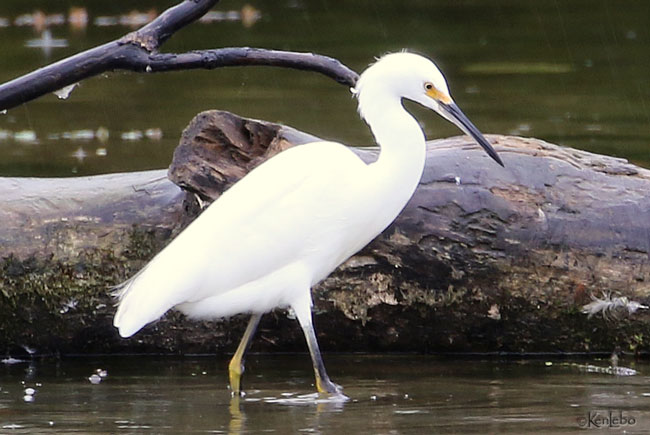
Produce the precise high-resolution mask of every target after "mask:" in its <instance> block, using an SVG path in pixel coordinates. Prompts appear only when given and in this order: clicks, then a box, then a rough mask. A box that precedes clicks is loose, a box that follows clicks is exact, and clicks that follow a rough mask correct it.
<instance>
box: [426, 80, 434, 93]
mask: <svg viewBox="0 0 650 435" xmlns="http://www.w3.org/2000/svg"><path fill="white" fill-rule="evenodd" d="M424 89H426V90H427V91H430V90H431V89H433V83H431V82H426V83H425V84H424Z"/></svg>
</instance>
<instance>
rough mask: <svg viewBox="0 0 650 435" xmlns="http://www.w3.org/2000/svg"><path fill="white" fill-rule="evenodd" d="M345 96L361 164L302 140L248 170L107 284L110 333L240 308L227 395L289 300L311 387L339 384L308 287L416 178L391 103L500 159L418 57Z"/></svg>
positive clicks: (376, 73)
mask: <svg viewBox="0 0 650 435" xmlns="http://www.w3.org/2000/svg"><path fill="white" fill-rule="evenodd" d="M353 92H354V94H355V95H356V96H357V98H358V102H359V113H360V115H361V117H362V118H363V119H364V120H365V121H366V122H367V124H368V125H369V127H370V129H371V130H372V133H373V134H374V136H375V139H376V141H377V143H378V144H379V146H380V147H381V152H380V154H379V157H378V159H377V160H376V161H375V162H373V163H370V164H366V163H364V162H363V161H362V160H361V159H360V158H359V157H358V156H357V155H356V154H355V153H354V152H352V151H351V150H350V149H348V147H346V146H344V145H342V144H339V143H334V142H313V143H309V144H305V145H301V146H297V147H294V148H290V149H288V150H286V151H283V152H282V153H280V154H278V155H276V156H274V157H273V158H271V159H269V160H268V161H267V162H265V163H263V164H261V165H260V166H258V167H257V168H255V169H254V170H252V171H251V172H250V173H249V174H248V175H246V176H245V177H244V178H242V179H241V180H240V181H239V182H237V183H236V184H235V185H233V186H232V187H231V188H230V189H229V190H228V191H226V192H225V193H224V194H223V195H222V196H221V197H219V198H218V199H217V200H216V201H215V202H214V203H212V204H211V205H210V206H209V207H208V208H207V209H206V210H205V211H204V212H203V213H202V214H201V215H200V216H199V217H198V218H197V219H196V220H195V221H194V222H192V224H190V225H189V226H188V227H187V228H186V229H185V230H184V231H183V232H182V233H181V234H179V235H178V237H176V239H174V240H173V241H172V242H171V243H170V244H169V245H168V246H167V247H165V248H164V249H163V250H162V251H161V252H160V253H158V254H157V255H156V256H155V257H154V258H153V260H151V262H149V264H147V265H146V266H145V267H144V268H143V269H142V270H141V271H140V272H138V273H137V274H136V275H135V276H134V277H132V278H131V279H129V280H128V281H126V282H125V283H123V284H121V285H120V286H119V289H118V292H117V293H118V296H119V299H120V300H119V307H118V309H117V313H116V314H115V319H114V325H115V326H116V327H117V328H118V329H119V333H120V335H121V336H122V337H130V336H132V335H133V334H135V333H136V332H138V331H139V330H140V329H141V328H142V327H143V326H145V325H146V324H147V323H149V322H152V321H154V320H156V319H158V318H159V317H161V316H162V315H163V314H164V313H165V312H166V311H168V310H169V309H171V308H175V309H177V310H180V311H181V312H183V313H185V314H186V315H187V316H189V317H190V318H198V319H214V318H220V317H228V316H232V315H235V314H238V313H252V316H251V320H250V322H249V324H248V327H247V329H246V332H245V333H244V337H243V338H242V341H241V343H240V344H239V347H238V348H237V351H236V352H235V355H234V356H233V358H232V360H231V362H230V365H229V375H230V386H231V390H232V393H233V394H239V393H240V379H241V374H242V373H243V370H244V366H243V356H244V353H245V352H246V349H247V348H248V346H249V345H250V342H251V338H252V336H253V334H254V332H255V330H256V328H257V325H258V323H259V320H260V318H261V316H262V314H263V313H265V312H268V311H271V310H273V309H274V308H276V307H290V308H291V309H293V311H294V312H295V315H296V317H297V319H298V321H299V322H300V325H301V327H302V329H303V332H304V334H305V338H306V340H307V344H308V347H309V351H310V353H311V357H312V362H313V366H314V371H315V376H316V388H317V390H318V391H319V392H320V393H338V392H340V387H339V386H338V385H336V384H334V383H333V382H332V381H330V379H329V377H328V376H327V373H326V371H325V366H324V364H323V361H322V358H321V355H320V351H319V348H318V343H317V341H316V335H315V332H314V328H313V326H312V316H311V305H312V298H311V288H312V287H313V286H314V285H316V284H317V283H318V282H319V281H321V280H322V279H324V278H325V277H327V275H329V274H330V273H331V272H332V271H333V270H334V269H336V267H337V266H339V265H340V264H341V263H343V262H344V261H345V260H346V259H348V258H349V257H350V256H352V255H353V254H354V253H356V252H357V251H359V250H360V249H361V248H363V247H364V246H365V245H366V244H368V243H369V242H370V241H371V240H372V239H374V238H375V237H376V236H377V235H378V234H380V233H381V232H382V231H383V230H384V229H385V228H386V227H388V225H390V223H391V222H392V221H393V220H394V219H395V218H396V217H397V215H398V214H399V213H400V211H401V210H402V208H404V206H405V205H406V203H407V201H408V200H409V199H410V198H411V196H412V195H413V192H414V191H415V188H416V187H417V185H418V182H419V180H420V177H421V175H422V171H423V169H424V162H425V157H426V147H425V137H424V133H423V131H422V129H421V128H420V126H419V125H418V123H417V121H416V120H415V119H414V118H413V117H412V116H411V115H410V114H409V113H408V112H407V111H406V110H405V109H404V107H403V106H402V99H403V98H407V99H409V100H413V101H415V102H417V103H420V104H421V105H423V106H425V107H428V108H430V109H432V110H434V111H435V112H437V113H439V114H440V115H442V116H443V117H444V118H446V119H448V120H449V121H451V122H453V123H455V124H456V125H457V126H458V127H460V129H461V130H463V131H464V132H465V133H467V134H469V135H471V136H472V137H474V139H475V140H476V141H477V142H478V143H479V144H480V145H481V146H482V147H483V148H484V149H485V150H486V151H487V153H488V154H489V155H490V156H491V157H492V158H493V159H494V160H496V161H497V162H498V163H499V164H501V165H503V163H502V162H501V160H500V158H499V156H498V155H497V154H496V152H495V151H494V149H493V148H492V146H491V145H490V144H489V142H488V141H487V140H486V139H485V138H484V137H483V136H482V135H481V133H480V132H479V131H478V130H477V128H476V127H474V125H473V124H472V123H471V122H470V121H469V120H468V119H467V117H465V115H464V114H463V113H462V112H461V111H460V109H459V108H458V106H456V104H455V103H454V102H453V100H452V98H451V95H450V94H449V89H448V87H447V83H446V81H445V79H444V77H443V75H442V73H441V72H440V70H438V68H437V67H436V66H435V64H434V63H433V62H432V61H430V60H428V59H426V58H424V57H422V56H419V55H416V54H412V53H406V52H402V53H393V54H388V55H386V56H384V57H382V58H381V59H379V60H378V61H377V62H376V63H374V64H373V65H371V66H370V67H368V68H367V69H366V70H365V71H364V72H363V74H361V76H360V78H359V80H358V82H357V85H356V87H355V89H353Z"/></svg>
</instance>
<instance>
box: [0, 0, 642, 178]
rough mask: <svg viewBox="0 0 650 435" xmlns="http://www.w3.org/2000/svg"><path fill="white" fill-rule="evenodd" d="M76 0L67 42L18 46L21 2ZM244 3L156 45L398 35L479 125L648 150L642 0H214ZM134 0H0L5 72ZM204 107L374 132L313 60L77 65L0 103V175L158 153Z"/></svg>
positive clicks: (437, 133)
mask: <svg viewBox="0 0 650 435" xmlns="http://www.w3.org/2000/svg"><path fill="white" fill-rule="evenodd" d="M81 4H83V6H84V7H85V8H86V11H87V16H88V24H87V25H86V26H85V27H82V28H74V27H72V26H70V25H69V24H67V23H66V24H63V25H52V26H50V31H51V37H52V38H54V39H64V40H65V41H66V42H67V47H62V48H51V49H50V50H49V51H47V50H44V49H41V48H33V47H26V46H25V44H28V43H29V41H30V40H33V39H39V38H40V37H41V33H40V32H39V31H37V30H35V29H34V27H33V26H17V25H15V24H14V22H15V21H16V19H17V18H18V17H20V16H21V15H22V14H25V13H29V14H32V13H33V12H34V11H37V10H40V11H43V12H44V13H45V14H47V15H52V14H57V13H60V14H64V15H65V16H66V17H67V15H68V12H69V9H70V7H71V6H79V5H81ZM173 4H175V2H174V1H146V0H145V1H139V2H138V3H137V9H138V10H139V11H140V12H146V11H148V10H150V9H151V8H154V9H155V10H156V11H157V12H160V11H161V10H162V9H164V8H165V7H167V6H170V5H173ZM245 6H247V7H251V6H252V7H253V8H254V9H255V10H256V11H257V12H258V13H259V19H258V20H257V21H255V22H253V23H252V24H251V23H248V24H247V25H244V24H243V23H242V21H241V20H237V19H235V20H233V21H217V22H213V23H210V24H202V23H195V24H193V25H191V26H189V27H187V28H185V29H183V30H182V31H180V32H178V33H177V34H176V35H175V36H174V37H173V38H172V39H171V40H169V41H168V42H167V43H166V44H165V45H164V46H163V51H167V52H183V51H188V50H192V49H200V48H216V47H227V46H259V47H266V48H277V49H287V50H296V51H313V52H318V53H322V54H326V55H330V56H334V57H336V58H338V59H340V60H341V61H343V62H344V63H345V64H347V65H349V66H350V67H352V68H353V69H355V70H357V71H361V70H362V69H363V68H364V67H365V66H366V65H367V64H368V63H369V62H372V60H373V57H374V56H378V55H381V54H382V53H386V52H389V51H395V50H399V49H402V48H409V49H411V50H415V51H418V52H421V53H424V54H427V55H429V56H431V57H432V58H434V59H435V60H436V61H437V63H438V64H439V66H440V67H441V69H442V70H443V71H444V72H445V74H446V76H447V79H448V81H449V83H450V87H451V91H452V95H454V97H455V99H456V101H457V102H458V104H459V106H461V108H463V109H464V111H465V112H466V113H467V114H468V116H469V117H470V118H471V119H472V120H473V121H474V123H475V124H476V125H477V126H478V127H479V128H480V129H481V130H482V131H483V132H484V133H503V134H519V135H523V136H534V137H538V138H542V139H545V140H548V141H551V142H554V143H559V144H564V145H569V146H572V147H577V148H581V149H587V150H590V151H594V152H599V153H604V154H610V155H616V156H621V157H625V158H628V159H631V160H633V161H634V162H636V163H638V164H642V165H645V166H649V165H650V84H649V83H648V77H650V56H648V45H649V43H650V35H649V32H650V30H649V29H650V26H648V17H649V16H650V3H648V2H647V1H646V0H626V1H625V2H624V3H621V2H620V1H618V0H570V1H543V2H539V1H533V0H493V1H485V0H465V1H456V0H445V1H424V0H405V1H399V2H395V1H388V0H379V1H370V0H359V1H335V0H320V1H315V0H314V1H305V0H283V1H261V0H258V1H254V2H248V3H247V2H244V1H236V0H233V1H222V2H220V3H219V4H218V7H217V10H219V11H223V12H226V11H233V12H235V13H240V11H242V9H243V8H244V7H245ZM134 8H135V5H134V4H133V3H132V2H128V1H125V0H121V1H105V0H104V1H99V0H97V1H86V2H71V1H57V2H47V1H44V0H40V1H36V0H25V1H16V0H5V1H3V2H2V3H1V4H0V25H1V19H2V18H4V19H5V21H6V23H7V26H6V27H0V59H1V61H0V62H1V68H0V81H5V80H9V79H11V78H14V77H16V76H19V75H21V74H24V73H26V72H29V71H31V70H33V69H35V68H38V67H39V66H42V65H45V64H47V63H49V62H52V61H54V60H56V59H60V58H62V57H65V56H68V55H71V54H73V53H76V52H79V51H81V50H83V49H86V48H90V47H93V46H96V45H98V44H100V43H102V42H106V41H108V40H112V39H115V38H117V37H119V36H121V35H123V34H125V33H127V32H128V31H130V30H132V28H131V27H128V26H123V25H117V26H98V25H96V24H95V20H97V19H98V18H101V17H106V16H109V17H111V16H112V17H119V16H120V15H123V14H128V13H129V12H130V11H132V10H133V9H134ZM212 108H219V109H225V110H230V111H233V112H235V113H238V114H240V115H243V116H249V117H254V118H262V119H266V120H270V121H278V122H282V123H286V124H289V125H292V126H294V127H297V128H299V129H302V130H305V131H307V132H310V133H313V134H316V135H319V136H321V137H324V138H327V139H333V140H338V141H341V142H344V143H348V144H353V145H368V144H371V143H372V138H371V136H370V134H369V132H368V130H367V128H366V126H365V125H364V124H363V123H362V122H361V121H360V120H359V119H358V116H357V114H356V107H355V102H354V101H353V100H352V99H351V97H350V94H349V92H348V90H347V89H346V88H345V87H343V86H341V85H338V84H336V83H334V82H333V81H331V80H329V79H327V78H324V77H321V76H320V75H318V74H314V73H305V72H300V71H292V70H282V69H273V68H262V67H248V68H233V69H221V70H214V71H187V72H175V73H166V74H152V75H146V74H133V73H124V72H115V73H108V74H104V75H102V76H100V77H97V78H93V79H89V80H86V81H84V82H83V83H82V84H81V86H80V87H79V88H77V89H75V90H74V91H73V93H72V94H71V96H70V98H69V99H67V100H59V99H58V98H57V97H56V96H54V95H48V96H45V97H42V98H40V99H39V100H37V101H34V102H31V103H29V104H26V105H24V106H22V107H18V108H15V109H13V110H10V111H9V113H8V114H6V115H0V176H18V175H29V176H71V175H80V174H96V173H110V172H117V171H133V170H142V169H152V168H164V167H167V166H168V164H169V161H170V158H171V154H172V152H173V149H174V147H175V146H176V144H177V141H178V138H179V135H180V132H181V131H182V129H183V128H184V126H185V125H187V123H188V121H189V120H190V119H191V118H192V117H193V116H194V115H195V114H196V113H198V112H200V111H202V110H206V109H212ZM415 111H416V112H417V114H418V115H419V118H420V120H421V122H422V124H423V125H424V126H425V129H426V132H427V134H428V135H429V137H432V138H436V137H444V136H450V135H456V134H458V131H457V130H456V128H455V127H454V126H452V125H449V124H448V123H446V122H445V121H443V120H441V119H438V118H437V117H436V116H435V115H433V114H431V113H428V112H423V111H419V110H417V109H415ZM100 128H103V129H105V130H102V131H108V132H109V137H108V139H107V140H106V141H105V142H102V141H100V140H98V139H70V138H68V139H66V138H64V136H66V137H69V136H71V134H72V133H74V132H76V131H79V130H88V131H90V132H96V131H97V130H98V129H100ZM147 129H160V131H159V132H160V133H162V139H153V140H152V139H147V138H146V136H144V137H143V138H142V139H139V140H123V139H122V138H121V135H122V134H123V133H133V132H134V131H139V132H142V133H144V132H145V131H146V130H147ZM2 131H5V134H4V135H5V136H7V135H9V136H12V135H13V134H14V133H16V132H24V131H31V132H33V133H34V134H35V139H34V140H31V139H32V138H33V136H30V135H29V134H27V135H25V134H23V135H22V136H21V135H19V136H18V137H19V138H22V139H23V140H18V141H17V140H15V139H13V138H11V137H9V138H6V139H2V137H3V134H2ZM7 132H8V133H7ZM66 132H67V133H70V134H69V135H65V133H66ZM154 132H155V133H158V130H154ZM78 136H79V135H78ZM81 136H83V135H81ZM154 136H156V134H154ZM56 137H58V139H55V138H56ZM25 139H27V140H25Z"/></svg>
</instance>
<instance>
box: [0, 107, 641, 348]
mask: <svg viewBox="0 0 650 435" xmlns="http://www.w3.org/2000/svg"><path fill="white" fill-rule="evenodd" d="M488 138H489V140H490V141H491V142H492V143H493V145H494V146H495V148H496V149H497V150H498V151H499V152H500V154H501V156H502V158H503V160H504V162H505V164H506V167H505V169H504V168H501V167H499V166H498V165H496V164H494V162H493V161H492V160H490V159H489V157H487V156H485V155H484V153H483V151H482V150H481V149H480V148H479V147H478V146H476V145H475V144H473V142H472V141H471V140H470V139H469V138H467V137H458V138H452V139H445V140H437V141H432V142H429V143H428V150H427V165H426V168H425V173H424V175H423V178H422V181H421V184H420V186H419V188H418V190H417V191H416V193H415V195H414V197H413V198H412V199H411V201H410V202H409V204H408V205H407V207H406V208H405V210H404V211H403V212H402V214H401V215H400V216H399V217H398V219H397V220H396V221H395V223H393V225H391V226H390V227H389V228H388V229H387V230H386V231H385V232H384V233H383V234H382V235H381V236H379V237H378V238H377V239H376V240H375V241H373V242H372V243H371V244H370V245H369V246H368V247H366V248H364V249H363V250H362V251H361V252H360V253H358V254H357V255H355V256H354V257H352V258H351V259H350V260H349V261H348V262H346V263H345V264H344V265H342V266H341V267H340V268H339V269H338V270H337V271H336V272H335V273H333V274H332V275H331V276H330V277H329V278H327V279H326V280H325V281H323V282H322V283H321V284H320V285H319V286H317V287H316V288H315V289H314V292H313V294H314V303H315V310H314V311H315V324H316V329H317V331H318V333H319V340H320V342H321V345H322V347H323V348H324V350H325V351H328V350H329V351H332V350H340V351H346V350H357V351H358V350H365V351H382V350H391V351H421V352H440V351H443V352H444V351H450V352H484V351H501V352H585V351H587V352H588V351H603V352H610V351H611V350H612V349H614V348H615V347H616V346H620V347H621V348H622V349H623V350H635V351H644V350H646V346H647V340H648V337H649V336H650V328H649V327H648V325H647V322H646V320H647V318H648V314H647V313H645V312H638V313H636V314H635V315H634V316H622V317H620V318H619V319H617V320H615V321H610V322H606V321H604V320H603V318H602V317H600V316H594V317H592V318H587V316H585V315H584V314H582V313H581V312H580V311H581V307H582V306H583V305H584V304H585V303H587V302H589V301H590V295H592V294H594V295H600V294H601V293H602V292H606V293H610V292H613V293H615V294H620V295H622V296H627V297H628V298H630V299H633V300H635V301H638V302H641V303H646V302H647V301H648V300H649V299H650V298H649V297H648V293H649V292H648V290H649V285H648V281H649V279H650V230H649V226H650V224H649V222H650V201H649V194H648V192H650V171H647V170H644V169H641V168H638V167H635V166H633V165H631V164H629V163H627V162H625V161H623V160H620V159H615V158H611V157H605V156H599V155H595V154H590V153H587V152H582V151H577V150H573V149H568V148H562V147H559V146H556V145H551V144H548V143H545V142H543V141H539V140H536V139H524V138H517V137H505V136H488ZM309 140H313V137H311V136H308V135H305V134H302V133H300V132H297V131H295V130H293V129H290V128H287V127H284V126H279V125H277V124H271V123H266V122H261V121H254V120H247V119H242V118H239V117H237V116H235V115H231V114H228V113H226V112H217V111H209V112H204V113H202V114H199V115H197V117H196V118H195V119H194V120H193V121H192V122H191V123H190V125H189V126H188V127H187V129H186V130H185V132H184V133H183V138H182V140H181V144H180V146H179V147H178V148H177V151H176V153H175V156H174V162H173V163H172V166H171V167H170V170H169V176H170V178H171V180H172V181H174V182H175V183H176V184H178V185H179V186H182V187H183V188H185V189H187V190H188V191H190V192H192V193H191V194H186V195H185V198H184V200H181V197H182V196H183V195H182V194H181V193H180V190H179V189H177V188H175V187H174V186H173V185H172V184H171V183H169V182H168V181H166V180H164V179H159V180H158V181H156V182H155V183H150V181H151V180H152V179H153V178H159V177H161V173H160V172H149V173H143V174H122V175H113V176H103V177H89V178H85V179H72V180H70V179H68V180H65V179H63V180H55V181H53V180H25V179H4V180H2V179H0V190H1V191H2V192H3V196H2V198H3V199H1V200H0V201H4V204H3V207H2V208H1V209H2V211H1V212H0V214H2V217H3V222H9V224H8V225H6V226H4V227H3V228H2V229H1V230H0V241H1V242H2V248H0V249H1V250H0V254H1V255H0V256H1V257H3V260H2V271H3V280H2V288H1V290H2V293H1V294H0V297H1V298H2V303H1V305H0V339H1V340H3V341H4V342H5V343H6V346H5V347H6V348H7V350H8V351H11V350H12V349H14V348H16V347H17V346H20V345H28V346H31V347H36V348H37V349H38V350H39V351H60V352H99V351H101V352H114V351H158V352H160V351H162V352H181V353H183V352H214V351H222V350H226V351H232V350H234V347H235V345H236V343H237V341H238V340H239V338H240V334H241V333H242V331H243V326H244V324H245V319H242V318H240V317H236V318H233V319H231V320H220V321H214V322H193V321H188V320H186V319H183V317H182V316H181V315H180V314H178V313H169V314H167V315H166V316H165V317H164V318H163V319H162V320H160V321H159V322H157V323H155V324H153V325H150V326H148V327H146V328H145V329H143V330H142V331H141V332H139V333H138V335H136V336H135V337H133V338H131V339H128V340H122V339H120V338H119V337H118V335H117V332H116V331H115V330H114V329H113V328H112V326H111V316H112V313H113V311H114V308H113V306H112V301H111V299H110V297H109V295H108V293H109V289H108V287H110V285H112V284H117V283H118V282H120V281H121V280H122V279H124V278H126V277H128V276H129V275H130V274H131V273H133V272H135V271H136V270H137V269H138V268H139V267H141V266H142V265H143V264H144V263H145V261H146V259H147V258H150V257H151V256H152V255H153V254H154V253H155V252H156V251H157V250H158V249H160V248H161V247H162V246H163V245H164V243H165V242H166V241H167V240H168V239H169V237H170V236H171V235H172V234H173V233H174V232H176V231H178V230H179V229H180V228H181V227H182V226H183V225H184V224H185V223H186V222H185V221H186V220H189V219H191V218H192V217H193V213H196V212H198V207H197V200H196V196H197V195H198V196H200V197H202V198H203V199H204V200H206V199H210V198H214V197H216V196H217V195H218V194H219V193H220V192H221V191H223V190H224V189H225V188H227V187H228V186H229V185H231V184H232V183H234V182H235V181H236V180H237V179H239V178H240V177H241V176H243V175H244V174H245V173H246V172H248V171H249V170H250V169H251V168H252V167H254V166H256V165H257V164H259V163H260V162H261V161H263V160H264V159H266V158H268V157H269V156H271V155H273V154H274V153H276V152H279V151H281V150H282V149H285V148H287V147H289V146H293V145H295V144H299V143H302V142H305V141H309ZM356 151H357V152H358V153H359V155H360V156H361V157H362V158H363V159H365V160H366V161H372V160H374V159H375V158H376V155H377V150H376V149H357V150H356ZM32 183H33V184H32ZM50 183H57V184H56V185H55V184H50ZM134 185H137V186H141V188H131V187H130V186H134ZM113 188H114V190H112V189H113ZM53 198H54V199H53ZM181 203H182V204H181ZM184 216H185V217H188V218H187V219H186V218H185V217H184ZM206 242H208V243H209V241H206ZM43 246H45V247H46V249H45V251H43V248H42V247H43ZM223 249H227V247H223ZM260 335H261V336H262V339H259V338H258V339H257V340H255V343H254V346H255V347H256V348H257V349H258V350H259V349H264V350H273V349H277V350H297V349H299V350H303V349H304V344H303V338H302V336H301V332H300V328H299V327H298V326H297V324H296V323H295V321H294V320H290V319H288V318H287V316H286V315H285V314H284V313H283V312H282V311H277V312H274V313H273V314H270V315H267V316H265V317H264V320H263V323H262V325H261V328H260ZM1 351H2V350H1V349H0V352H1Z"/></svg>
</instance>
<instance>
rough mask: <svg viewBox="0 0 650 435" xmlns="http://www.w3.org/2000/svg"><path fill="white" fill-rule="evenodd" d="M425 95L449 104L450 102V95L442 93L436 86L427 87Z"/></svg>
mask: <svg viewBox="0 0 650 435" xmlns="http://www.w3.org/2000/svg"><path fill="white" fill-rule="evenodd" d="M427 95H428V96H429V97H431V98H433V99H434V100H438V101H440V102H442V103H445V104H450V103H451V102H452V100H451V97H450V96H449V95H446V94H443V93H442V92H440V91H439V90H437V89H436V88H431V89H427Z"/></svg>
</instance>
